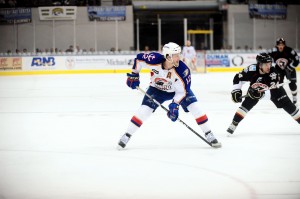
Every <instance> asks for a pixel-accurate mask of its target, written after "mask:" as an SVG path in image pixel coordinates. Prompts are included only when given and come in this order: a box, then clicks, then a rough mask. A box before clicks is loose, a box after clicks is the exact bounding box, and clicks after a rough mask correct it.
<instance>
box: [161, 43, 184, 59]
mask: <svg viewBox="0 0 300 199" xmlns="http://www.w3.org/2000/svg"><path fill="white" fill-rule="evenodd" d="M178 53H181V47H180V46H179V45H178V44H176V43H173V42H169V43H167V44H165V45H164V46H163V49H162V54H163V55H164V57H165V58H167V55H169V56H172V55H173V54H178Z"/></svg>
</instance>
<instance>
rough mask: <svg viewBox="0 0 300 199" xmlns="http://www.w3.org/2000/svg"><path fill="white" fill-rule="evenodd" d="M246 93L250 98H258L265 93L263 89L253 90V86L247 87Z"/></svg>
mask: <svg viewBox="0 0 300 199" xmlns="http://www.w3.org/2000/svg"><path fill="white" fill-rule="evenodd" d="M247 94H248V96H249V97H250V98H252V99H256V100H259V99H261V98H262V97H263V96H264V95H265V91H262V92H259V91H258V90H255V89H254V88H252V87H249V89H248V93H247Z"/></svg>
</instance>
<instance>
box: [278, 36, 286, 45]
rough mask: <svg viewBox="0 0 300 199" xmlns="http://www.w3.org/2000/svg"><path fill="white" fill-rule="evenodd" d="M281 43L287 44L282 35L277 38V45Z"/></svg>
mask: <svg viewBox="0 0 300 199" xmlns="http://www.w3.org/2000/svg"><path fill="white" fill-rule="evenodd" d="M279 44H283V45H285V40H284V39H283V38H282V37H281V38H278V39H276V46H277V45H279Z"/></svg>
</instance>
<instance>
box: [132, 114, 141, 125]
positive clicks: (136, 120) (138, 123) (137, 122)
mask: <svg viewBox="0 0 300 199" xmlns="http://www.w3.org/2000/svg"><path fill="white" fill-rule="evenodd" d="M131 122H132V123H134V124H135V125H136V126H138V127H140V126H142V124H143V122H142V120H140V119H139V118H137V117H136V116H133V117H132V118H131Z"/></svg>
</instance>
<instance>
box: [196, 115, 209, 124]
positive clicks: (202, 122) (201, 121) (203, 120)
mask: <svg viewBox="0 0 300 199" xmlns="http://www.w3.org/2000/svg"><path fill="white" fill-rule="evenodd" d="M207 120H208V118H207V116H206V115H203V116H201V117H198V118H197V119H196V122H197V124H199V125H200V124H204V123H205V122H207Z"/></svg>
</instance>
